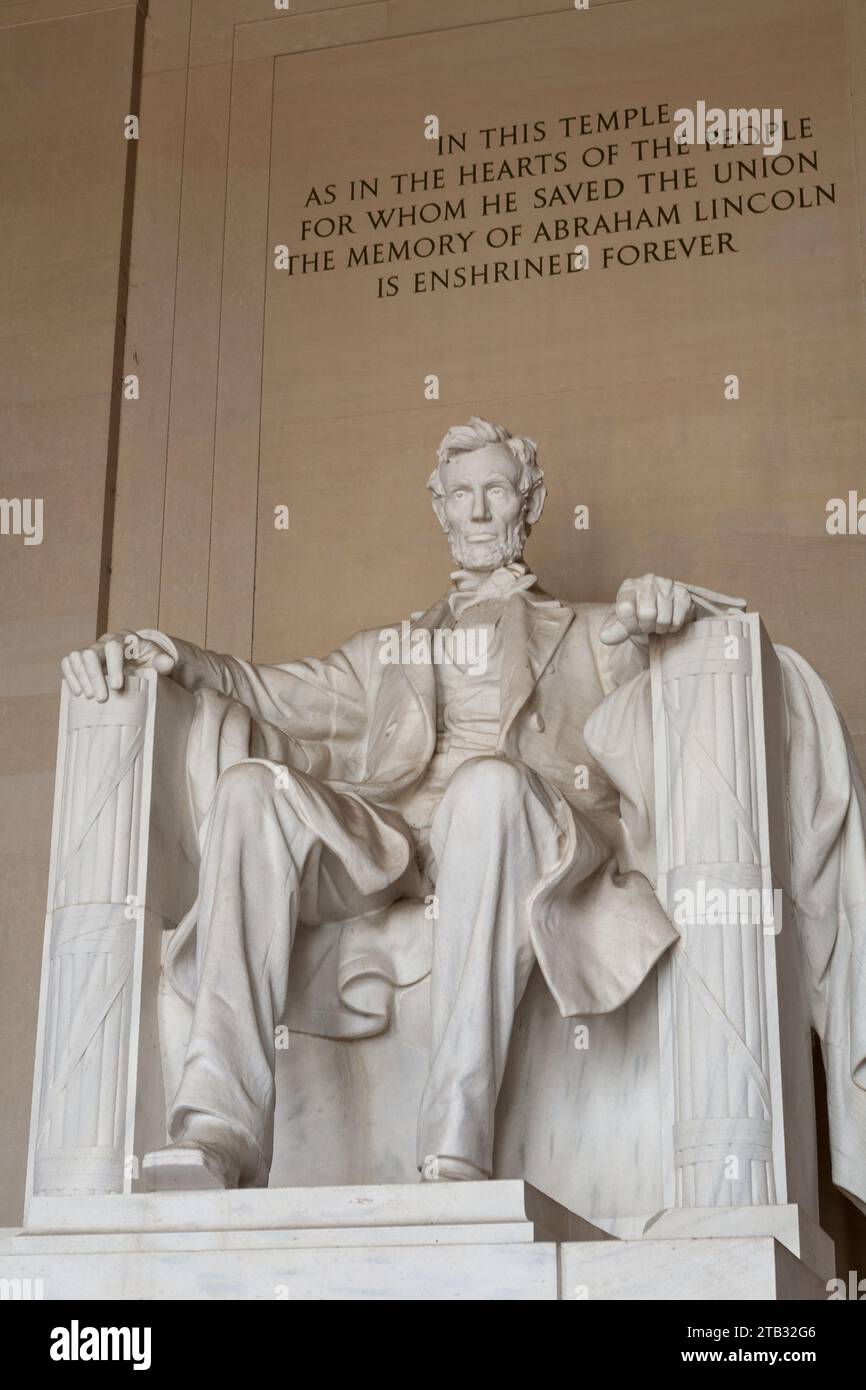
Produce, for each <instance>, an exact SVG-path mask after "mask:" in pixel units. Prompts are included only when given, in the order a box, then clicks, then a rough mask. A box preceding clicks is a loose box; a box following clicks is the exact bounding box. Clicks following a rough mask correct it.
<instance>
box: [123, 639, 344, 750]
mask: <svg viewBox="0 0 866 1390" xmlns="http://www.w3.org/2000/svg"><path fill="white" fill-rule="evenodd" d="M142 636H147V637H151V638H157V637H158V638H159V640H160V642H161V643H162V644H166V645H167V646H168V649H169V651H170V652H171V655H172V656H173V657H174V659H175V666H174V669H173V671H172V676H173V678H174V679H175V680H176V681H177V682H178V683H179V684H180V685H183V686H184V687H185V688H186V689H187V690H199V689H201V688H202V687H205V688H207V689H210V690H218V691H220V692H221V693H222V694H223V695H228V696H230V697H231V698H232V699H233V700H238V701H240V703H241V704H242V705H245V706H246V707H247V709H248V710H249V711H250V712H251V713H252V714H253V715H254V716H255V717H256V718H257V719H263V720H265V721H266V722H267V723H269V724H273V725H274V726H275V727H276V728H278V729H285V730H287V731H288V732H289V733H291V734H293V735H294V736H295V737H296V738H303V739H313V740H321V739H327V738H332V737H333V736H334V735H335V734H336V733H338V732H340V731H341V728H340V726H342V727H345V726H346V725H351V726H352V727H353V728H356V729H357V727H358V725H359V723H360V722H362V721H363V720H364V718H365V712H366V694H365V691H366V679H365V675H364V668H365V659H366V652H365V648H364V643H363V641H362V640H361V639H362V637H363V634H359V636H358V637H356V638H353V639H352V640H351V641H349V642H347V643H346V645H345V646H344V647H338V648H337V650H336V651H333V652H331V653H330V655H329V656H326V657H324V658H323V659H321V660H320V659H318V658H316V657H308V658H306V659H304V660H301V661H289V662H285V663H284V664H280V665H275V666H271V665H257V664H255V663H253V662H251V661H245V660H243V659H242V658H241V657H236V656H224V655H221V654H218V653H216V652H211V651H206V650H205V649H204V648H202V647H197V646H195V644H194V643H192V642H186V641H184V640H183V639H181V638H176V637H167V636H166V635H165V634H163V633H160V634H156V633H154V632H152V631H147V632H143V633H142Z"/></svg>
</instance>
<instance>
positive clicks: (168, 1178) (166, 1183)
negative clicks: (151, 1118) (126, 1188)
mask: <svg viewBox="0 0 866 1390" xmlns="http://www.w3.org/2000/svg"><path fill="white" fill-rule="evenodd" d="M142 1176H143V1178H144V1181H145V1183H146V1184H147V1186H148V1187H149V1188H150V1190H151V1192H214V1191H220V1190H225V1189H226V1188H230V1187H237V1186H238V1178H239V1165H238V1163H237V1160H235V1159H233V1158H232V1156H231V1155H230V1154H228V1153H225V1152H223V1151H222V1150H220V1149H218V1148H216V1147H215V1146H214V1145H211V1144H195V1143H193V1142H192V1141H191V1140H181V1141H180V1143H177V1144H169V1145H167V1146H166V1148H164V1149H155V1150H154V1151H153V1153H149V1154H145V1156H144V1163H143V1165H142Z"/></svg>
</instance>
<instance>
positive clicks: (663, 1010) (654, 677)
mask: <svg viewBox="0 0 866 1390" xmlns="http://www.w3.org/2000/svg"><path fill="white" fill-rule="evenodd" d="M650 645H651V673H652V674H651V681H652V707H653V744H654V765H655V817H656V850H657V858H658V886H657V891H658V895H659V898H660V900H661V902H662V904H663V906H664V907H665V908H666V910H667V911H668V913H669V915H670V916H671V918H672V920H673V922H674V925H675V926H676V927H677V929H678V930H679V932H680V934H681V938H680V942H679V943H678V944H677V945H676V946H675V947H674V949H673V951H672V952H671V955H670V959H669V961H668V962H667V963H666V965H665V967H664V968H663V970H662V972H661V975H660V1029H661V1046H662V1064H663V1070H664V1071H666V1072H667V1078H668V1080H667V1085H665V1083H664V1081H663V1091H665V1094H666V1095H667V1096H668V1097H669V1103H670V1114H669V1117H668V1118H669V1126H668V1127H667V1132H666V1142H667V1146H668V1152H667V1163H666V1168H667V1172H666V1181H667V1193H666V1205H669V1206H680V1207H713V1206H725V1205H732V1204H733V1205H741V1204H742V1205H753V1204H762V1203H773V1202H776V1201H785V1200H786V1198H785V1196H784V1187H785V1164H784V1148H782V1149H781V1150H780V1149H779V1146H778V1135H777V1134H775V1133H774V1117H775V1118H776V1119H778V1118H779V1112H780V1106H781V1102H780V1097H779V1093H778V1087H777V1083H778V1079H779V1072H778V1068H776V1067H774V1058H777V1056H778V1035H777V1033H776V1032H774V1029H775V1027H776V1024H775V1021H774V1019H773V1017H772V1016H771V1014H772V1010H771V1009H770V1007H769V1005H768V980H770V979H771V978H772V977H773V975H774V972H775V954H774V950H775V948H774V935H773V934H774V932H776V931H778V930H779V928H780V926H781V921H780V920H779V921H775V920H774V906H775V902H774V897H773V891H772V890H773V868H774V867H775V865H774V864H771V852H770V850H771V832H770V798H769V796H768V762H767V751H766V745H767V738H766V719H767V717H768V711H767V710H765V698H764V697H765V687H768V686H769V685H770V684H771V683H772V668H773V667H775V666H777V665H778V663H777V659H776V656H775V653H774V652H773V649H772V647H771V645H770V644H769V642H768V641H766V638H765V634H763V629H762V627H761V624H760V619H759V618H758V616H757V614H748V615H747V614H744V613H730V614H726V615H719V616H717V617H708V618H701V619H698V620H697V621H695V622H694V623H693V624H692V625H691V626H690V627H688V628H685V629H684V630H683V631H682V632H680V633H677V634H676V635H674V636H672V637H663V638H653V639H651V644H650ZM770 717H772V715H771V714H770ZM775 770H777V769H771V775H772V772H773V771H775ZM779 814H781V815H783V814H784V812H783V809H782V808H779ZM778 872H780V873H784V866H783V865H782V864H779V866H778ZM772 989H773V990H774V989H775V984H773V985H772Z"/></svg>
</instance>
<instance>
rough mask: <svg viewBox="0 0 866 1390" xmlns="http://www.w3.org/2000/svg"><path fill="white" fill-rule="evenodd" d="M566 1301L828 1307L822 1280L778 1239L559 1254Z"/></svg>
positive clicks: (639, 1244)
mask: <svg viewBox="0 0 866 1390" xmlns="http://www.w3.org/2000/svg"><path fill="white" fill-rule="evenodd" d="M561 1266H562V1293H561V1297H562V1298H563V1299H566V1300H568V1299H571V1300H573V1301H579V1300H584V1299H588V1300H590V1301H592V1300H594V1301H605V1302H606V1301H610V1300H614V1301H628V1302H637V1301H641V1302H642V1301H646V1300H652V1301H659V1300H661V1301H668V1300H682V1301H684V1302H690V1301H695V1300H698V1301H700V1300H704V1299H706V1300H708V1301H710V1302H728V1301H739V1300H743V1301H746V1302H751V1301H760V1300H769V1301H771V1302H784V1301H788V1300H796V1301H800V1300H815V1299H819V1300H821V1301H823V1300H825V1299H826V1297H827V1288H826V1285H825V1283H824V1281H823V1280H822V1279H821V1278H820V1277H819V1276H818V1275H817V1274H815V1272H814V1271H813V1270H811V1269H810V1268H809V1267H808V1266H807V1265H805V1264H803V1262H802V1260H799V1259H798V1258H797V1256H796V1255H792V1254H791V1252H790V1250H787V1249H786V1248H785V1246H784V1245H781V1244H780V1243H779V1242H778V1241H777V1240H774V1239H773V1238H772V1236H743V1237H739V1238H737V1237H733V1236H707V1237H696V1238H694V1239H691V1240H620V1241H616V1242H614V1243H612V1244H607V1245H603V1244H601V1243H599V1244H595V1243H593V1244H589V1245H585V1244H583V1243H582V1242H575V1243H573V1244H566V1245H563V1246H562V1247H561Z"/></svg>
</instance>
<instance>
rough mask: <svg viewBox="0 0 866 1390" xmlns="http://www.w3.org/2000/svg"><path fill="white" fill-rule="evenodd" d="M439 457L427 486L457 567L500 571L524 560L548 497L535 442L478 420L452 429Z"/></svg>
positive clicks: (475, 417)
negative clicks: (531, 530) (516, 561)
mask: <svg viewBox="0 0 866 1390" xmlns="http://www.w3.org/2000/svg"><path fill="white" fill-rule="evenodd" d="M437 458H438V462H437V464H436V467H435V468H434V469H433V472H432V473H431V474H430V478H429V481H428V483H427V486H428V487H429V489H430V491H431V492H432V493H433V510H434V512H435V513H436V515H437V517H438V518H439V525H440V526H441V527H442V530H443V531H444V532H445V534H446V536H447V537H448V543H449V545H450V546H451V554H452V555H453V556H454V559H455V560H456V561H457V564H458V565H460V566H461V567H462V568H463V569H468V570H494V569H498V568H499V566H500V565H510V564H511V562H512V561H513V560H519V559H521V557H522V555H523V547H524V545H525V544H526V538H527V536H528V535H529V532H530V529H531V527H532V526H533V525H534V524H535V522H536V521H538V519H539V517H540V516H541V512H542V509H543V507H544V499H545V498H546V496H547V489H546V487H545V486H544V482H543V481H542V480H543V477H544V474H543V473H542V471H541V469H540V468H539V467H538V464H537V463H536V447H535V444H534V443H533V441H532V440H531V439H522V438H520V437H519V436H516V435H512V434H510V433H509V431H508V430H507V429H505V427H504V426H503V425H494V424H491V422H490V421H489V420H481V419H479V417H478V416H477V415H473V416H472V417H471V419H470V421H469V424H468V425H453V426H452V428H451V429H450V430H449V431H448V433H447V434H446V435H445V438H444V439H443V440H442V443H441V444H440V445H439V451H438V454H437Z"/></svg>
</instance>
